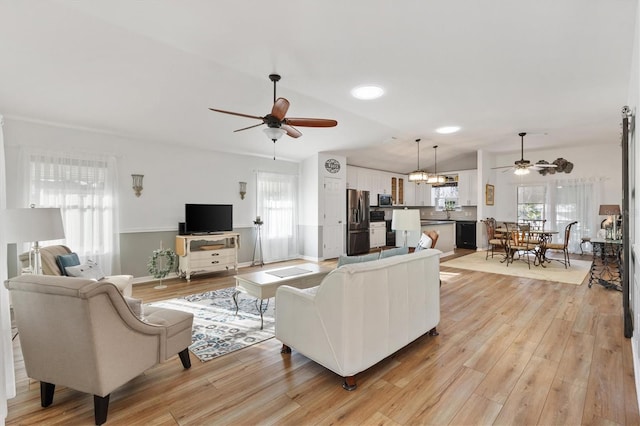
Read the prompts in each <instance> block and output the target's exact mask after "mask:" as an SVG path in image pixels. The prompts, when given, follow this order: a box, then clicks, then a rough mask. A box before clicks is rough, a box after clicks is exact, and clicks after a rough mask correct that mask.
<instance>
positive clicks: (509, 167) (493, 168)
mask: <svg viewBox="0 0 640 426" xmlns="http://www.w3.org/2000/svg"><path fill="white" fill-rule="evenodd" d="M512 168H513V166H500V167H492V168H491V170H497V169H512Z"/></svg>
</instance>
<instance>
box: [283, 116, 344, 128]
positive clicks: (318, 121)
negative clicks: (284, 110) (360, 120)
mask: <svg viewBox="0 0 640 426" xmlns="http://www.w3.org/2000/svg"><path fill="white" fill-rule="evenodd" d="M283 123H284V124H288V125H290V126H300V127H335V126H337V125H338V122H337V121H336V120H330V119H325V118H285V119H284V120H283Z"/></svg>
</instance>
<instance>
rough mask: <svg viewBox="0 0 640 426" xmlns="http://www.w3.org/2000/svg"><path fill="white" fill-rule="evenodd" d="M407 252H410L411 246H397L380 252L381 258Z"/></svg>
mask: <svg viewBox="0 0 640 426" xmlns="http://www.w3.org/2000/svg"><path fill="white" fill-rule="evenodd" d="M407 253H409V247H396V248H392V249H389V250H382V251H381V252H380V259H384V258H387V257H391V256H397V255H399V254H407Z"/></svg>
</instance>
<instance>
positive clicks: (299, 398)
mask: <svg viewBox="0 0 640 426" xmlns="http://www.w3.org/2000/svg"><path fill="white" fill-rule="evenodd" d="M470 252H471V251H464V250H458V251H457V252H456V254H455V255H454V257H458V256H460V255H464V254H466V253H470ZM578 258H580V257H579V256H578ZM582 259H585V260H590V256H585V257H582ZM303 262H304V261H303V260H300V261H294V262H287V263H283V264H278V265H271V266H267V265H265V267H264V268H268V267H276V266H277V267H282V266H284V265H295V264H298V263H303ZM323 264H325V265H327V266H333V265H335V260H332V261H327V262H323ZM259 269H261V268H260V267H250V268H243V269H242V272H250V271H252V270H259ZM441 278H442V288H441V321H440V324H439V325H438V331H439V332H440V335H439V336H435V337H434V336H422V337H420V338H419V339H417V340H416V341H414V342H413V343H411V344H410V345H408V346H407V347H405V348H403V349H402V350H400V351H398V352H396V353H395V354H393V355H391V356H390V357H388V358H387V359H385V360H384V361H382V362H381V363H379V364H377V365H375V366H374V367H372V368H370V369H368V370H366V371H364V372H362V373H360V374H358V375H357V377H356V379H357V383H358V388H357V389H356V390H355V391H353V392H347V391H345V390H344V389H342V387H341V382H342V378H341V377H339V376H338V375H336V374H335V373H333V372H331V371H329V370H327V369H326V368H324V367H322V366H320V365H318V364H316V363H315V362H313V361H311V360H309V359H308V358H306V357H304V356H303V355H301V354H299V353H296V352H295V351H294V352H293V353H292V354H290V355H282V354H280V351H279V349H280V343H279V342H278V341H277V340H276V339H269V340H267V341H265V342H262V343H260V344H258V345H254V346H251V347H249V348H245V349H242V350H240V351H236V352H234V353H231V354H228V355H225V356H222V357H218V358H216V359H213V360H211V361H208V362H205V363H203V362H200V361H198V360H197V359H196V358H195V357H194V356H192V368H191V369H190V370H184V369H182V367H181V364H180V361H179V360H178V359H177V357H175V359H172V360H170V361H169V362H166V363H163V364H160V365H158V366H155V367H153V368H151V369H149V370H148V371H147V372H145V373H144V374H142V375H140V376H138V377H136V378H135V379H133V380H131V381H130V382H129V383H127V384H125V385H123V386H121V387H120V388H118V389H117V390H116V391H114V392H113V394H112V396H111V403H110V409H109V416H108V423H107V424H114V425H119V424H127V425H129V424H141V425H142V424H144V425H148V424H149V425H205V424H206V425H210V424H214V425H215V424H221V425H246V424H277V425H295V426H298V425H310V424H341V425H347V424H348V425H374V424H379V425H392V426H397V425H413V424H450V425H471V424H487V425H488V424H508V425H512V424H528V425H529V424H530V425H535V424H540V425H547V424H585V425H586V424H599V425H606V424H611V425H638V424H640V414H639V411H638V406H637V395H636V391H635V381H634V371H633V358H632V351H631V344H630V340H629V339H626V338H624V336H623V334H622V301H621V297H620V293H619V292H615V291H610V290H607V289H604V288H603V287H601V286H594V287H592V288H588V286H587V285H586V283H583V284H582V285H580V286H576V285H572V284H562V283H555V282H550V281H536V280H532V279H525V278H518V277H510V276H506V275H498V274H486V273H480V272H477V271H463V270H458V269H455V268H447V267H443V268H442V271H441ZM165 282H166V284H167V288H166V289H160V290H159V289H155V288H154V286H155V283H148V284H142V285H135V286H134V296H135V297H138V298H142V299H143V301H144V302H151V301H156V300H163V299H167V298H171V297H177V296H183V295H188V294H194V293H202V292H205V291H210V290H216V289H220V288H226V287H230V286H233V285H234V282H235V280H234V276H233V273H231V272H224V273H220V274H209V275H202V276H195V277H194V278H193V279H192V280H191V282H186V280H181V279H171V280H166V281H165ZM14 351H15V357H14V358H15V365H16V380H17V396H16V397H15V398H13V399H11V400H9V401H8V404H9V407H8V408H9V414H8V417H7V421H6V424H8V425H29V424H48V425H69V424H73V425H90V424H93V401H92V397H91V395H86V394H83V393H80V392H77V391H74V390H71V389H65V388H64V387H62V386H60V387H57V389H56V393H55V396H54V403H53V405H51V406H50V407H48V408H42V407H40V391H39V383H38V382H37V381H33V380H30V379H29V378H28V377H27V375H26V371H25V368H24V360H23V359H22V355H21V353H20V344H19V338H17V339H16V340H15V341H14ZM534 354H535V356H534ZM465 365H466V366H467V367H465Z"/></svg>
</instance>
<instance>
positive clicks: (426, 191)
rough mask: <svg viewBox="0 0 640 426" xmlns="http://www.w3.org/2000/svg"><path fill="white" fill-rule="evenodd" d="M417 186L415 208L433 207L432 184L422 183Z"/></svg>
mask: <svg viewBox="0 0 640 426" xmlns="http://www.w3.org/2000/svg"><path fill="white" fill-rule="evenodd" d="M414 185H415V188H416V189H415V191H414V192H415V194H416V195H415V203H414V204H413V205H414V206H431V205H432V202H431V184H428V183H421V184H419V185H418V184H414Z"/></svg>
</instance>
